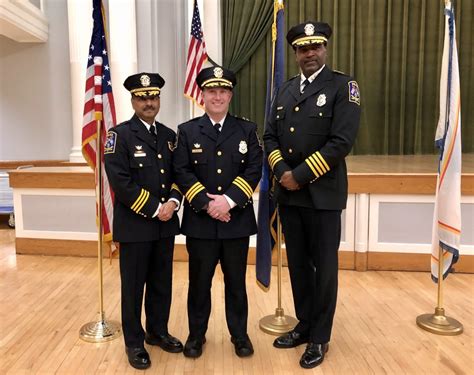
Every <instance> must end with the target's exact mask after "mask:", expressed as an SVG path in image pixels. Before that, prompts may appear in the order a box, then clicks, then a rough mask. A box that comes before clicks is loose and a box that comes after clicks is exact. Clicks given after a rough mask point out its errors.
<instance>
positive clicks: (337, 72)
mask: <svg viewBox="0 0 474 375" xmlns="http://www.w3.org/2000/svg"><path fill="white" fill-rule="evenodd" d="M333 72H334V73H336V74H340V75H343V76H347V75H348V74H346V73H344V72H341V71H340V70H333Z"/></svg>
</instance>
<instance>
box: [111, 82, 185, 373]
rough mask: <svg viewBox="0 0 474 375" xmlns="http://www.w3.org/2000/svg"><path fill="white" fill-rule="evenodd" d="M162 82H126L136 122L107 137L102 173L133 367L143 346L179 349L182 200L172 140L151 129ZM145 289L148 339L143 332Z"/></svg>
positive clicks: (159, 128)
mask: <svg viewBox="0 0 474 375" xmlns="http://www.w3.org/2000/svg"><path fill="white" fill-rule="evenodd" d="M164 84H165V81H164V79H163V78H162V77H161V76H160V75H159V74H154V73H140V74H135V75H132V76H130V77H128V78H127V79H126V80H125V82H124V86H125V88H126V89H127V90H129V91H130V92H131V94H132V98H131V102H132V107H133V109H134V111H135V115H134V116H133V117H132V118H131V119H130V120H128V121H125V122H123V123H121V124H119V125H117V126H116V127H115V128H113V129H111V130H110V131H109V132H108V134H107V140H106V144H105V147H104V154H105V169H106V172H107V176H108V178H109V182H110V185H111V187H112V189H113V191H114V193H115V205H114V221H113V238H114V241H117V242H119V243H120V278H121V282H122V286H121V293H122V294H121V297H122V327H123V333H124V338H125V347H126V353H127V356H128V360H129V362H130V365H132V366H133V367H135V368H137V369H145V368H148V367H150V365H151V361H150V357H149V355H148V353H147V351H146V350H145V348H144V341H145V342H146V343H147V344H150V345H158V346H160V347H161V348H162V349H163V350H165V351H167V352H170V353H178V352H181V351H182V350H183V345H182V344H181V342H180V341H179V340H178V339H176V338H175V337H173V336H171V335H170V334H169V333H168V326H167V325H168V318H169V313H170V306H171V279H172V267H173V249H174V239H175V235H176V234H178V233H179V221H178V216H177V214H176V211H177V210H178V208H179V206H180V203H181V200H182V195H181V193H180V191H179V189H178V187H177V185H176V184H174V183H173V175H172V154H173V149H174V143H175V138H176V135H175V133H174V131H173V130H171V129H169V128H167V127H166V126H165V125H163V124H160V123H159V122H157V121H155V116H156V115H157V114H158V111H159V110H160V91H161V88H162V87H163V85H164ZM145 284H146V293H145V314H146V333H145V332H144V330H143V327H142V324H141V311H142V300H143V288H144V285H145Z"/></svg>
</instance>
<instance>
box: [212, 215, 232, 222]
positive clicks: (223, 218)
mask: <svg viewBox="0 0 474 375" xmlns="http://www.w3.org/2000/svg"><path fill="white" fill-rule="evenodd" d="M213 219H216V220H219V221H222V222H223V223H228V222H229V221H230V212H227V213H226V214H225V215H219V217H217V218H214V217H213Z"/></svg>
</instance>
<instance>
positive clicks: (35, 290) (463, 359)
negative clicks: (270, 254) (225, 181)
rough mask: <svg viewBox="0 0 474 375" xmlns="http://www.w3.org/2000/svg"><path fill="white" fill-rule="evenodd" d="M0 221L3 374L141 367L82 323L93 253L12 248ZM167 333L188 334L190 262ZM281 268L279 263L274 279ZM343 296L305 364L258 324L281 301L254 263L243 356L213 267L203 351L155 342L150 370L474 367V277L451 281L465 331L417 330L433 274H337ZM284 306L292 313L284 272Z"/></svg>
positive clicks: (429, 307) (91, 286)
mask: <svg viewBox="0 0 474 375" xmlns="http://www.w3.org/2000/svg"><path fill="white" fill-rule="evenodd" d="M4 228H5V226H3V227H2V228H0V374H137V373H140V371H136V370H134V369H133V368H131V367H130V366H129V365H128V363H127V360H126V357H125V353H124V347H123V341H122V339H123V338H122V337H120V338H119V339H117V340H114V341H111V342H108V343H104V344H90V343H87V342H83V341H81V340H80V339H79V337H78V332H79V329H80V327H81V326H82V325H83V324H84V323H87V322H89V321H93V320H94V319H95V313H96V311H97V305H98V302H97V301H98V287H97V279H98V277H97V262H96V260H95V259H92V258H77V257H59V256H58V257H54V256H35V255H16V254H15V250H14V231H13V230H9V229H6V228H5V229H4ZM174 271H175V272H174V289H173V305H172V312H171V319H170V323H169V330H170V332H171V333H172V334H173V335H176V336H178V337H179V338H181V339H182V340H185V339H186V336H187V333H188V330H187V318H186V293H187V263H182V262H181V263H180V262H177V263H175V265H174ZM275 275H276V270H275V269H274V270H273V275H272V276H273V280H275ZM104 278H105V281H104V294H105V297H104V305H105V310H106V313H107V317H108V318H110V319H114V320H120V297H119V285H120V283H119V273H118V261H117V260H114V261H113V262H112V264H111V265H110V264H109V263H108V261H106V262H104ZM339 280H340V289H339V300H338V301H339V303H338V307H337V311H336V317H335V323H334V330H333V336H332V340H331V344H330V350H329V352H328V355H327V357H326V360H325V361H324V363H323V364H322V365H321V366H320V367H318V368H316V369H313V370H303V369H301V368H300V367H299V365H298V361H299V358H300V356H301V354H302V353H303V351H304V347H303V346H301V347H299V348H296V349H287V350H282V349H279V350H278V349H275V348H273V347H272V341H273V339H274V337H272V336H270V335H267V334H265V333H263V332H262V331H260V330H259V328H258V321H259V319H260V318H261V317H263V316H265V315H268V314H272V313H273V312H274V309H275V307H276V301H277V297H276V288H275V287H273V288H272V289H271V291H270V292H269V293H264V292H263V291H261V290H260V289H259V288H258V287H257V286H256V284H255V270H254V268H253V266H249V268H248V276H247V285H248V297H249V305H250V307H249V334H250V337H251V338H252V340H253V343H254V346H255V355H254V356H253V357H251V358H247V359H240V358H238V357H237V356H236V355H235V354H234V352H233V347H232V345H231V343H230V341H229V334H228V331H227V327H226V324H225V318H224V305H223V300H224V296H223V292H224V291H223V280H222V274H221V272H220V271H218V272H217V273H216V277H215V279H214V286H213V290H212V298H213V310H212V314H211V320H210V324H209V330H208V333H207V344H206V345H205V347H204V353H203V356H202V357H201V358H199V359H197V360H192V359H187V358H185V357H184V356H183V355H182V354H168V353H165V352H163V351H162V350H160V349H159V348H157V347H150V348H149V351H150V355H151V359H152V362H153V363H152V367H151V368H150V369H149V370H147V371H145V372H141V373H144V374H166V375H172V374H188V375H191V374H196V375H197V374H199V375H201V374H226V375H228V374H265V375H271V374H285V375H289V374H425V373H427V374H428V373H429V374H472V373H473V369H474V360H473V353H474V347H473V346H474V345H473V334H474V321H473V320H474V318H473V317H474V309H473V307H474V306H473V304H474V298H473V295H474V294H473V291H474V290H473V285H474V275H466V274H454V275H451V276H450V277H449V278H448V279H447V282H446V284H445V286H446V295H445V307H446V309H447V313H448V315H450V316H452V317H455V318H456V319H458V320H460V321H461V322H462V323H463V324H464V329H465V332H464V333H463V334H462V335H460V336H455V337H443V336H436V335H433V334H431V333H428V332H425V331H423V330H421V329H419V328H418V327H417V326H416V324H415V318H416V316H417V315H419V314H422V313H431V312H432V311H433V309H434V305H435V301H436V287H435V285H434V284H433V283H432V282H431V280H430V277H429V274H427V273H419V272H412V273H404V272H371V271H368V272H360V273H358V272H355V271H341V272H340V278H339ZM283 307H284V309H285V312H286V313H287V314H290V315H293V316H294V309H293V306H292V302H291V292H290V286H289V280H288V274H287V270H286V269H284V273H283Z"/></svg>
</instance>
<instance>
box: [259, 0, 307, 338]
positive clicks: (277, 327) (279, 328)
mask: <svg viewBox="0 0 474 375" xmlns="http://www.w3.org/2000/svg"><path fill="white" fill-rule="evenodd" d="M281 9H283V1H279V0H275V1H274V2H273V24H272V60H271V63H272V65H271V75H270V77H271V79H270V93H271V94H270V95H271V96H273V92H274V78H275V54H276V42H277V15H278V11H279V10H281ZM275 209H276V222H277V238H276V252H277V286H278V304H277V308H276V309H275V314H273V315H267V316H264V317H263V318H262V319H260V324H259V325H260V329H261V330H262V331H263V332H265V333H269V334H271V335H278V336H279V335H282V334H284V333H287V332H289V331H291V330H292V329H293V328H295V327H296V324H298V321H297V320H296V319H295V318H293V317H292V316H288V315H285V311H284V310H283V308H282V307H281V271H282V268H283V261H282V252H281V243H282V230H281V222H280V213H279V211H278V206H277V207H276V208H275ZM270 266H271V265H270Z"/></svg>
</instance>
